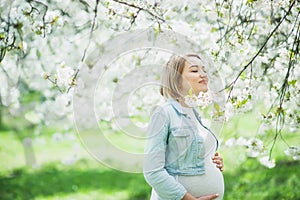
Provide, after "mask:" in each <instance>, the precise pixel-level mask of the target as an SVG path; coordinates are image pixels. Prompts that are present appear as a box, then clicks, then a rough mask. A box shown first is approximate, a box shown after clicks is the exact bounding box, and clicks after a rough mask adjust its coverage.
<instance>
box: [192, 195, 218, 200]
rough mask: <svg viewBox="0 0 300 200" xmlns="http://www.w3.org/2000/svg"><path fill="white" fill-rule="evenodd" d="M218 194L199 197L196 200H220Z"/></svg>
mask: <svg viewBox="0 0 300 200" xmlns="http://www.w3.org/2000/svg"><path fill="white" fill-rule="evenodd" d="M218 196H219V195H218V194H211V195H207V196H203V197H198V198H196V199H197V200H211V199H216V198H218Z"/></svg>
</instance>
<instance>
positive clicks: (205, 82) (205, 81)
mask: <svg viewBox="0 0 300 200" xmlns="http://www.w3.org/2000/svg"><path fill="white" fill-rule="evenodd" d="M199 83H201V84H207V80H201V81H199Z"/></svg>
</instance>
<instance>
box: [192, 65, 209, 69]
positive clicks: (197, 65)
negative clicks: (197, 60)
mask: <svg viewBox="0 0 300 200" xmlns="http://www.w3.org/2000/svg"><path fill="white" fill-rule="evenodd" d="M192 67H202V68H203V69H205V66H200V65H191V66H189V68H192Z"/></svg>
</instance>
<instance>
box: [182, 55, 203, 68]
mask: <svg viewBox="0 0 300 200" xmlns="http://www.w3.org/2000/svg"><path fill="white" fill-rule="evenodd" d="M185 59H186V65H187V66H188V67H190V66H200V67H204V63H203V61H202V60H200V59H199V58H197V57H186V58H185Z"/></svg>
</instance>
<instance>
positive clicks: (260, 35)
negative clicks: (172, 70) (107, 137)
mask: <svg viewBox="0 0 300 200" xmlns="http://www.w3.org/2000/svg"><path fill="white" fill-rule="evenodd" d="M299 14H300V7H299V2H298V1H297V0H273V1H272V0H270V1H259V0H245V1H230V0H215V1H206V0H204V1H191V0H184V1H179V0H175V1H159V0H157V1H146V0H138V1H131V0H103V1H100V0H95V1H93V0H80V1H69V0H66V1H61V0H57V1H53V2H49V1H44V0H26V1H20V0H14V1H8V0H4V1H1V3H0V20H1V23H0V80H1V88H0V107H1V113H3V112H4V111H5V112H9V113H10V115H12V116H15V117H17V116H23V117H24V118H25V119H26V120H27V121H28V123H29V124H34V125H35V126H36V127H39V126H43V125H49V124H61V123H63V124H64V129H65V130H68V129H71V128H72V127H73V123H72V119H73V115H72V111H73V97H74V95H75V94H76V95H80V91H82V90H84V88H85V87H86V86H87V84H86V82H85V80H83V79H82V78H81V73H82V71H84V70H86V71H89V70H90V71H92V70H93V68H95V67H97V65H95V63H97V62H99V55H104V54H110V51H111V52H112V51H113V50H114V49H115V50H116V49H118V48H122V45H123V46H124V45H125V46H130V45H131V44H130V42H127V43H122V41H119V42H120V43H114V44H115V46H114V47H110V48H111V49H109V48H107V47H106V46H105V45H104V44H105V42H107V41H110V40H112V39H113V38H115V37H117V36H118V35H120V34H124V33H125V34H126V33H127V32H128V33H130V32H131V31H134V30H138V29H151V30H152V31H153V32H154V35H155V36H156V37H158V36H159V35H161V34H163V33H165V32H167V31H169V32H174V33H180V34H182V35H185V36H186V37H187V38H189V39H190V41H193V44H191V46H192V47H195V48H194V49H193V50H194V51H196V52H199V53H200V52H205V53H206V54H207V55H209V57H211V59H212V60H213V63H214V66H215V68H216V69H215V71H217V72H218V73H219V74H220V76H221V77H222V78H223V80H224V85H223V88H220V92H225V93H226V102H225V104H222V105H219V104H218V103H216V102H215V103H214V104H213V106H212V107H213V109H214V110H215V111H214V114H209V115H211V116H213V118H214V119H217V120H229V119H230V118H231V117H232V116H233V115H234V114H235V113H245V112H249V111H254V112H257V113H258V114H257V115H258V116H259V117H260V118H261V124H262V126H263V127H264V129H263V131H262V133H261V134H260V135H253V137H252V138H243V137H238V138H230V139H228V140H227V142H225V143H226V144H235V145H242V146H245V147H246V149H247V154H248V156H250V157H258V159H259V161H260V162H261V163H262V164H264V165H267V166H268V167H273V166H274V165H275V163H274V160H272V151H273V148H274V145H275V143H276V141H278V140H280V139H282V140H284V139H283V138H284V134H286V133H288V134H299V124H300V117H299V116H300V113H299V112H300V109H299V104H300V102H299V99H300V92H299V91H300V83H299V82H300V79H299V77H300V70H299V42H300V30H299V29H300V19H299ZM153 40H155V38H154V39H153ZM140 48H143V47H140ZM123 53H124V54H120V55H118V56H117V57H116V58H112V60H111V62H110V63H107V66H106V67H104V70H103V71H102V72H103V74H102V77H101V81H100V82H98V86H97V90H96V91H95V93H94V94H93V95H94V97H93V98H94V99H95V110H96V111H97V116H98V121H103V122H109V123H111V122H112V128H113V129H118V127H117V126H118V124H117V123H115V121H114V120H113V119H114V117H115V116H114V111H113V110H112V107H111V106H110V104H111V103H110V101H112V99H111V98H110V95H111V93H113V91H118V90H120V91H123V93H122V94H124V95H126V92H127V94H130V97H129V98H128V101H129V102H130V103H128V112H127V113H126V114H127V115H128V116H129V117H130V120H133V121H134V120H136V123H137V126H140V127H145V126H146V125H147V123H146V122H147V119H148V118H147V117H149V113H150V112H151V109H152V107H151V105H153V104H157V103H159V102H162V99H161V98H160V97H156V95H155V94H156V93H157V92H156V91H157V86H155V87H148V88H147V87H146V86H145V87H146V88H147V89H145V88H144V89H142V88H133V90H134V92H132V91H127V90H126V87H124V86H123V88H122V86H121V84H120V83H122V79H125V78H126V77H129V78H130V80H135V81H136V82H139V81H140V79H141V81H142V80H143V79H145V78H146V76H144V74H143V76H139V75H136V76H135V75H134V73H133V70H135V69H139V68H141V67H142V66H146V65H147V66H151V65H152V64H153V63H155V64H156V66H159V65H160V66H161V65H163V64H164V63H165V61H166V58H168V56H170V55H171V53H170V52H163V51H161V50H157V49H154V50H153V49H151V48H150V49H147V48H146V49H142V50H139V51H132V52H130V53H128V52H123ZM100 57H101V56H100ZM153 58H155V59H153ZM148 69H149V68H148ZM151 70H152V71H151V74H153V77H155V76H157V80H158V79H159V75H158V74H159V71H157V67H151ZM129 74H130V75H131V76H128V75H129ZM130 84H134V81H127V82H126V86H127V88H130ZM32 94H35V95H38V96H40V97H41V98H37V99H36V100H34V101H36V102H35V104H34V106H33V105H32V103H33V102H26V101H25V100H24V99H26V97H27V96H29V95H32ZM85 98H91V97H86V96H85ZM114 98H115V99H118V98H122V95H119V96H118V95H117V96H114ZM257 105H259V106H257ZM115 112H116V111H115ZM1 113H0V122H1V119H2V114H1ZM119 114H120V116H121V114H122V113H119ZM86 117H87V121H89V120H88V119H89V118H88V117H90V116H86ZM270 131H271V133H272V134H271V135H270V136H268V137H269V139H271V140H272V142H271V143H270V145H269V146H266V145H265V144H264V141H263V139H262V138H265V137H263V136H264V135H266V133H267V132H270ZM260 136H261V137H260ZM266 152H267V153H266ZM285 153H286V155H287V156H290V157H292V158H293V159H295V160H299V158H300V144H299V141H295V142H294V143H292V144H289V143H287V148H286V151H285Z"/></svg>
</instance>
